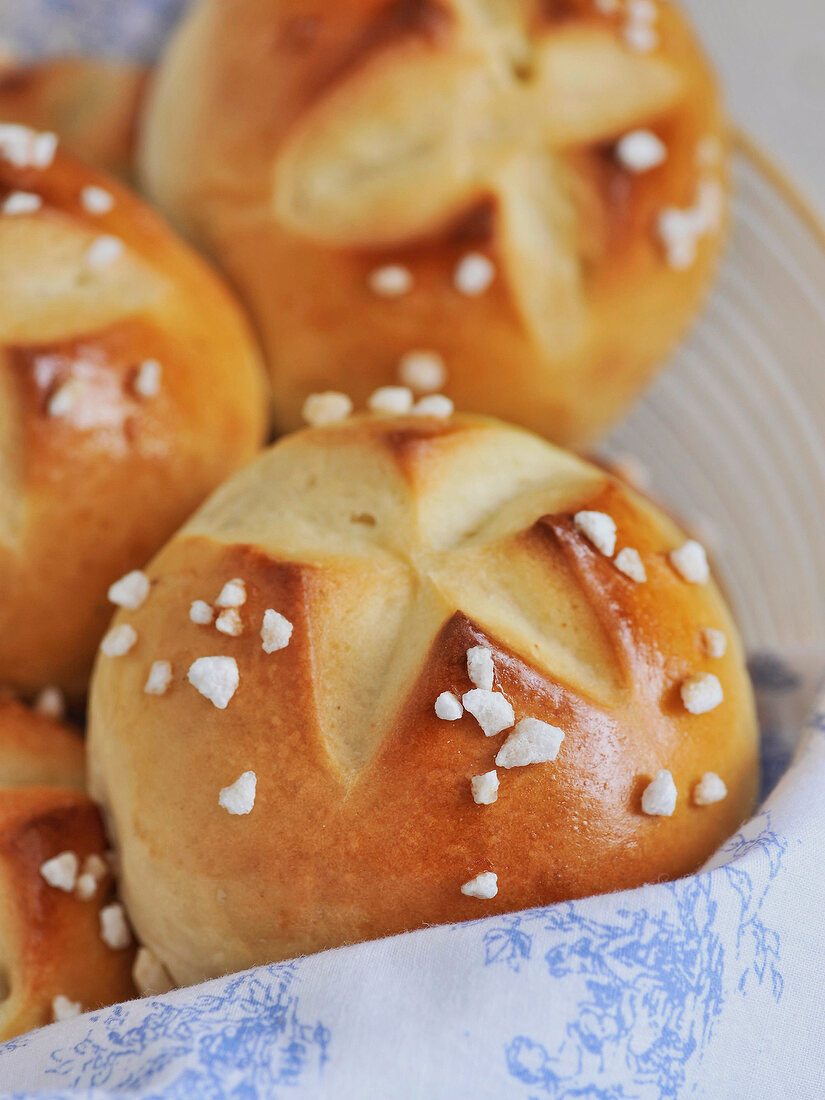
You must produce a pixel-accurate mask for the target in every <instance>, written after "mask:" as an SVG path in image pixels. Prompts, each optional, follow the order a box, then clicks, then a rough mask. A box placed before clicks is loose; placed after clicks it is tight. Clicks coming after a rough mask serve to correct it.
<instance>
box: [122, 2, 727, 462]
mask: <svg viewBox="0 0 825 1100" xmlns="http://www.w3.org/2000/svg"><path fill="white" fill-rule="evenodd" d="M723 135H724V123H723V117H722V112H721V109H720V104H719V99H718V95H717V90H716V84H715V80H714V78H713V75H712V72H711V70H710V68H709V66H708V63H707V61H706V59H705V57H704V55H703V53H702V51H701V49H700V48H699V47H698V45H697V43H696V41H695V39H694V37H693V35H692V33H691V31H690V29H689V28H688V26H687V25H686V22H685V20H684V18H683V16H682V15H681V14H680V12H679V10H678V9H677V8H676V7H675V6H674V5H672V4H670V3H660V2H658V0H627V2H625V0H617V2H616V3H614V4H613V3H611V4H606V3H597V2H596V0H549V2H548V0H497V2H496V3H492V4H491V3H489V2H486V0H412V2H410V0H401V2H388V0H339V2H338V3H335V4H328V5H322V6H321V7H320V8H319V5H317V4H316V3H311V2H309V0H204V2H203V3H200V4H198V5H195V6H194V7H193V8H192V10H191V13H190V14H189V15H188V17H187V18H186V19H185V20H184V23H183V25H182V27H181V29H180V31H179V32H178V34H177V35H176V37H175V38H174V39H173V41H172V44H171V46H170V48H169V50H168V53H167V55H166V57H165V59H164V61H163V62H162V64H161V66H160V69H159V73H158V75H157V77H156V79H155V80H154V82H153V88H152V90H151V92H150V94H149V96H148V99H147V111H146V113H145V116H144V125H143V127H142V135H141V154H140V159H141V164H142V178H143V182H144V184H145V186H146V188H147V191H148V193H149V194H151V195H152V197H153V199H154V200H155V201H156V202H157V203H158V204H159V205H160V207H161V209H163V210H164V211H165V212H166V213H167V215H169V216H170V218H171V219H172V221H173V222H174V223H175V224H177V225H178V226H179V227H180V228H181V229H182V230H183V231H184V232H185V233H187V234H188V235H190V236H191V237H192V238H193V239H195V240H196V241H197V242H198V243H199V244H201V245H202V246H204V247H205V248H206V249H207V250H209V251H210V252H211V253H212V254H213V255H214V256H215V258H216V259H217V260H218V261H219V262H220V263H221V264H222V265H223V266H224V267H225V268H226V270H227V271H228V272H229V273H230V274H231V277H232V280H233V282H234V284H235V285H236V286H237V287H238V288H239V290H240V292H241V293H242V295H243V296H244V298H245V300H246V301H247V302H248V304H249V305H250V308H251V310H252V312H253V313H254V315H255V318H256V321H257V323H258V327H259V329H260V331H261V334H262V338H263V341H264V345H265V350H266V353H267V356H268V360H269V366H270V370H271V374H272V378H273V386H274V391H275V403H276V406H275V407H276V415H277V420H278V424H279V427H281V428H285V429H286V428H294V427H296V426H298V425H299V424H300V410H301V406H302V403H303V401H304V399H305V398H306V396H307V394H308V393H311V392H313V391H317V390H322V389H326V388H332V389H338V390H344V391H345V392H347V393H350V394H352V396H353V397H354V398H355V399H356V401H359V402H360V401H363V400H364V399H365V398H366V397H367V395H368V394H369V393H370V392H371V391H372V390H373V389H374V388H376V387H377V386H380V385H386V384H389V383H391V382H393V381H397V380H398V378H397V375H398V372H399V371H400V372H401V373H402V374H404V373H406V372H408V371H409V370H410V365H409V360H408V359H407V358H406V357H407V356H408V355H409V354H410V353H413V352H421V351H424V352H427V353H428V355H429V357H430V361H432V360H433V359H435V360H437V363H438V366H437V367H436V368H433V369H435V370H439V369H440V371H441V373H442V374H443V375H445V376H446V392H447V393H448V395H449V396H450V397H452V398H453V399H454V400H455V402H456V405H457V406H458V407H459V408H461V409H466V410H472V411H477V412H482V413H495V415H497V416H501V417H502V418H504V419H507V420H512V421H514V422H516V423H521V424H524V425H526V426H528V427H532V428H534V429H535V430H537V431H539V432H541V433H543V434H545V435H548V436H549V437H551V438H554V439H555V440H556V441H558V442H562V443H565V444H567V445H574V444H575V445H579V444H582V443H583V442H585V441H587V440H589V439H591V438H593V437H594V436H595V435H597V434H598V433H599V432H601V431H602V430H603V429H604V427H605V426H606V425H607V424H609V423H610V421H611V420H613V419H615V418H616V417H618V416H619V415H620V413H621V411H622V409H623V408H624V407H625V405H626V404H627V403H628V401H629V400H630V399H631V398H632V397H633V396H635V394H636V393H637V392H638V390H639V388H640V387H641V385H642V384H643V383H644V382H645V381H646V379H647V378H648V377H649V376H650V373H651V371H652V369H653V368H654V367H655V366H656V365H658V364H659V363H660V362H661V360H662V357H663V355H664V353H665V352H666V351H667V350H669V349H670V347H671V346H672V344H673V343H674V342H675V341H676V339H677V338H678V337H679V336H680V335H681V333H682V332H683V330H684V328H685V326H686V324H687V323H688V321H689V320H690V318H691V317H692V315H693V313H694V312H695V309H696V307H697V304H698V302H699V300H700V298H701V296H702V294H703V292H704V291H705V289H706V288H707V285H708V280H709V276H710V272H711V269H712V266H713V261H714V258H715V256H716V254H717V251H718V248H719V243H720V240H721V231H722V224H723V221H724V217H723V214H724V208H725V192H726V173H725V167H724V140H723ZM413 363H415V360H413ZM414 375H415V370H414V368H412V371H411V376H414ZM405 381H407V382H409V381H410V379H409V378H408V379H405ZM419 381H421V377H419ZM425 384H426V382H423V383H422V386H423V385H425ZM439 386H440V382H438V381H437V382H436V383H435V387H434V388H439Z"/></svg>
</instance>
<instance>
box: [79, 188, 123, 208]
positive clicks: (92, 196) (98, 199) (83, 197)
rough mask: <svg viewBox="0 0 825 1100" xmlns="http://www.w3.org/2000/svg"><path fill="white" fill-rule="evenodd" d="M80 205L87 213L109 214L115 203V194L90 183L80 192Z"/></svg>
mask: <svg viewBox="0 0 825 1100" xmlns="http://www.w3.org/2000/svg"><path fill="white" fill-rule="evenodd" d="M80 205H81V206H82V207H83V209H84V210H85V211H86V213H87V214H108V213H109V211H110V210H111V209H112V208H113V207H114V205H115V199H114V195H112V193H111V192H110V191H107V190H105V188H103V187H97V186H95V184H93V183H90V184H88V185H87V186H86V187H84V188H83V189H82V190H81V192H80Z"/></svg>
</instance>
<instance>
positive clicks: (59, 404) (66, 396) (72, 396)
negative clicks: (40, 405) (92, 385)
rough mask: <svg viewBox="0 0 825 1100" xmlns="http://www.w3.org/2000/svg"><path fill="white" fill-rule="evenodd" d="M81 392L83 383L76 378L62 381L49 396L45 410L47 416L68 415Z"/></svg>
mask: <svg viewBox="0 0 825 1100" xmlns="http://www.w3.org/2000/svg"><path fill="white" fill-rule="evenodd" d="M82 393H83V383H82V382H78V380H77V379H76V378H70V379H69V380H68V381H67V382H63V383H62V384H61V385H60V386H58V387H57V389H56V390H55V391H54V393H53V394H52V395H51V396H50V397H49V400H48V403H47V405H46V412H47V413H48V415H49V416H68V415H69V413H70V412H71V411H72V409H73V408H74V407H75V405H76V404H77V401H78V398H80V396H81V395H82Z"/></svg>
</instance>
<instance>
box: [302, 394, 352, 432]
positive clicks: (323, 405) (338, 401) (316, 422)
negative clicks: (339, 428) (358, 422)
mask: <svg viewBox="0 0 825 1100" xmlns="http://www.w3.org/2000/svg"><path fill="white" fill-rule="evenodd" d="M351 412H352V401H351V399H350V398H349V397H347V395H346V394H345V393H336V392H335V391H333V390H328V391H327V392H326V393H311V394H310V395H309V397H308V398H307V399H306V401H305V402H304V408H303V417H304V420H305V421H306V422H307V424H309V425H311V426H312V427H313V428H323V427H324V426H325V425H327V424H337V423H339V422H340V421H341V420H346V419H347V417H348V416H349V415H350V414H351Z"/></svg>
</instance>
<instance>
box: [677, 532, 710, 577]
mask: <svg viewBox="0 0 825 1100" xmlns="http://www.w3.org/2000/svg"><path fill="white" fill-rule="evenodd" d="M669 557H670V564H671V565H672V566H673V568H674V569H675V570H676V572H677V573H678V574H679V576H680V577H682V578H683V580H686V581H688V583H689V584H707V582H708V581H709V580H710V566H709V565H708V556H707V554H706V553H705V548H704V546H702V544H701V543H700V542H697V541H696V539H688V540H687V542H685V543H683V544H682V546H680V547H679V548H678V549H677V550H671V552H670V555H669Z"/></svg>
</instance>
